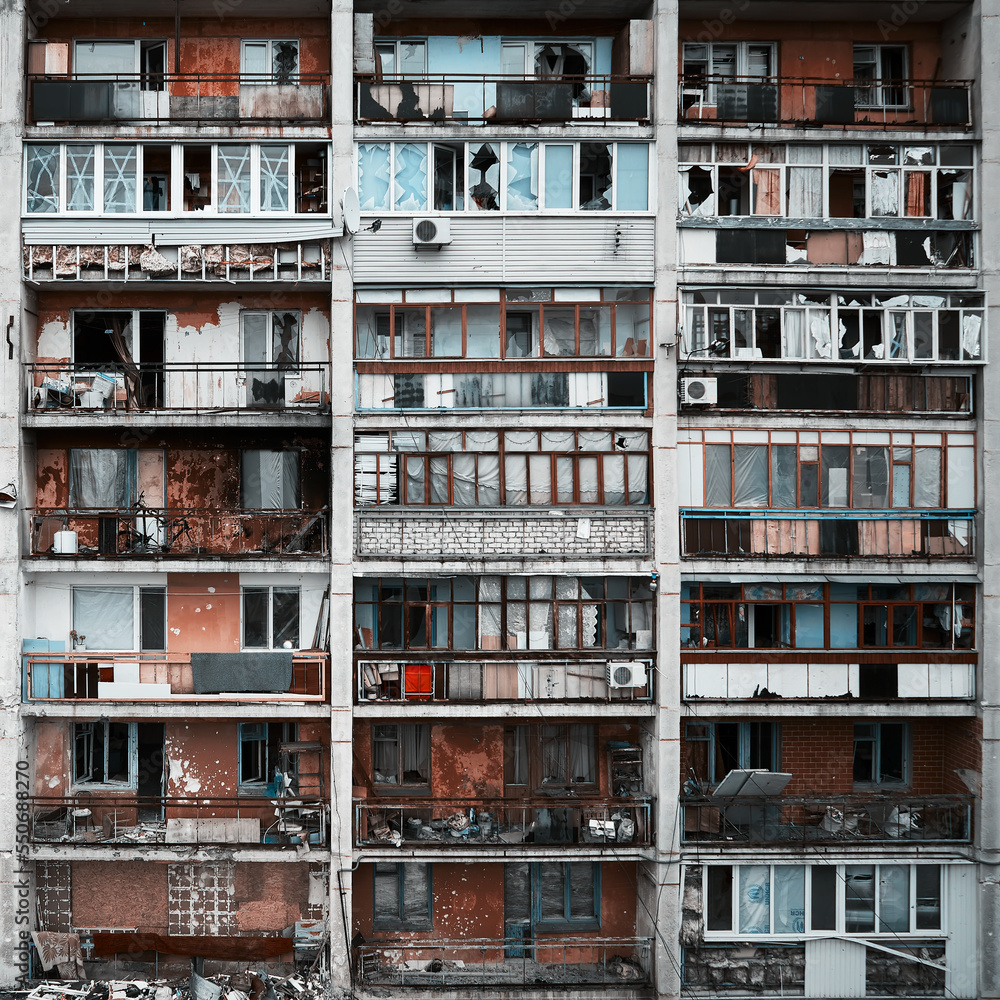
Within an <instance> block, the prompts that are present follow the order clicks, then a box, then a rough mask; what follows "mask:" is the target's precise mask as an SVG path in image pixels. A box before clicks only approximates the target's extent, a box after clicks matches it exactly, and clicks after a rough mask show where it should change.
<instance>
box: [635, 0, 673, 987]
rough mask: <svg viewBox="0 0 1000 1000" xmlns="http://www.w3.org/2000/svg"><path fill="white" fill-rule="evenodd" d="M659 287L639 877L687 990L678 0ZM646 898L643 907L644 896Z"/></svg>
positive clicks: (660, 85) (662, 129) (661, 36)
mask: <svg viewBox="0 0 1000 1000" xmlns="http://www.w3.org/2000/svg"><path fill="white" fill-rule="evenodd" d="M654 18H655V39H656V51H655V62H654V70H655V76H654V82H653V88H654V104H653V107H654V120H655V124H656V169H655V175H656V199H657V200H656V237H655V239H656V242H655V267H656V289H655V293H654V328H653V333H652V335H651V337H650V343H651V350H652V351H653V357H654V359H655V367H654V373H653V483H654V484H655V494H654V504H655V515H654V534H655V544H656V548H655V554H654V565H655V567H656V572H657V573H658V574H659V589H658V592H657V637H656V649H657V676H656V698H657V716H656V720H655V727H656V746H657V753H656V759H655V774H656V850H655V852H654V859H653V862H652V863H651V864H649V865H648V866H647V871H646V872H644V874H645V875H648V876H649V877H647V878H643V879H642V880H641V882H640V893H642V894H643V895H641V896H640V912H643V913H645V914H647V915H648V916H649V917H650V918H651V922H652V923H653V926H652V928H650V931H649V933H652V934H653V936H654V943H653V948H654V954H655V955H656V963H655V967H656V990H657V995H658V996H661V997H676V996H679V995H680V975H679V970H680V948H679V944H678V932H679V928H680V907H679V882H680V878H679V873H680V863H679V862H680V853H679V839H678V838H679V831H678V822H677V814H678V808H677V803H678V793H679V776H680V752H679V749H680V740H679V736H680V729H679V727H680V706H679V696H680V644H679V641H678V636H679V634H680V632H679V621H680V618H679V615H680V603H679V595H680V566H679V562H678V545H677V490H676V465H677V460H676V459H677V348H676V347H668V346H665V345H671V344H674V343H675V342H676V340H677V269H676V257H677V232H676V224H675V217H676V210H675V197H676V195H675V192H676V190H677V110H676V109H677V96H676V88H677V20H678V11H677V0H658V2H657V3H656V6H655V14H654ZM643 902H644V903H645V906H643V905H642V903H643Z"/></svg>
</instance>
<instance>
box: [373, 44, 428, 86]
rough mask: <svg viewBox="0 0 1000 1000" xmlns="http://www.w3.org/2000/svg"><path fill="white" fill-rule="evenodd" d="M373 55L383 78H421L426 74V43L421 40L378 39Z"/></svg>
mask: <svg viewBox="0 0 1000 1000" xmlns="http://www.w3.org/2000/svg"><path fill="white" fill-rule="evenodd" d="M375 55H376V59H377V64H378V70H379V75H380V76H381V77H383V78H385V77H388V78H397V79H399V78H402V79H405V78H407V77H413V76H418V77H422V76H423V75H424V74H425V73H426V72H427V42H426V41H424V40H423V39H413V38H399V39H395V38H379V39H376V41H375Z"/></svg>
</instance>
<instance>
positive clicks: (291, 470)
mask: <svg viewBox="0 0 1000 1000" xmlns="http://www.w3.org/2000/svg"><path fill="white" fill-rule="evenodd" d="M241 473H242V496H243V506H244V508H246V509H249V510H294V509H296V508H297V507H298V506H299V453H298V452H297V451H256V450H247V451H244V452H243V465H242V470H241Z"/></svg>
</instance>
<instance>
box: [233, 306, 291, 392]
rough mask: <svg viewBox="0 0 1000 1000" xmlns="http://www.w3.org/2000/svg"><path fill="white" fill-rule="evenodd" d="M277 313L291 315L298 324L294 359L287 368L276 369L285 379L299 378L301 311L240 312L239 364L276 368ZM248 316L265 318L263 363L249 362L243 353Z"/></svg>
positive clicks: (246, 310)
mask: <svg viewBox="0 0 1000 1000" xmlns="http://www.w3.org/2000/svg"><path fill="white" fill-rule="evenodd" d="M279 313H292V314H294V315H295V317H296V320H297V322H298V328H299V335H298V339H297V343H296V357H295V360H294V362H289V363H288V364H287V367H285V368H281V369H278V370H280V372H281V374H282V375H283V376H284V377H285V378H301V377H302V371H301V368H300V367H299V366H300V365H301V364H302V310H301V309H244V310H242V311H241V312H240V364H241V365H251V366H255V367H256V366H258V365H263V366H264V367H270V366H276V365H277V364H278V363H279V362H277V361H275V359H274V357H273V353H274V351H273V348H274V318H275V316H277V315H278V314H279ZM248 316H266V317H267V360H266V361H264V362H257V361H249V360H248V359H247V357H246V351H245V349H244V348H245V324H246V320H247V317H248Z"/></svg>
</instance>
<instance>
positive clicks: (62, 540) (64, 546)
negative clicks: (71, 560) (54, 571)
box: [52, 529, 80, 556]
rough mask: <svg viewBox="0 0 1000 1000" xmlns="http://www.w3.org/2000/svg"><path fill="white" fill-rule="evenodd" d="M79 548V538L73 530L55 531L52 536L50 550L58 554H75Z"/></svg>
mask: <svg viewBox="0 0 1000 1000" xmlns="http://www.w3.org/2000/svg"><path fill="white" fill-rule="evenodd" d="M79 548H80V539H79V537H78V536H77V533H76V532H75V531H69V530H68V529H66V530H64V531H57V532H56V533H55V535H53V536H52V551H53V552H54V553H55V554H56V555H58V556H75V555H76V553H77V551H78V550H79Z"/></svg>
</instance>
